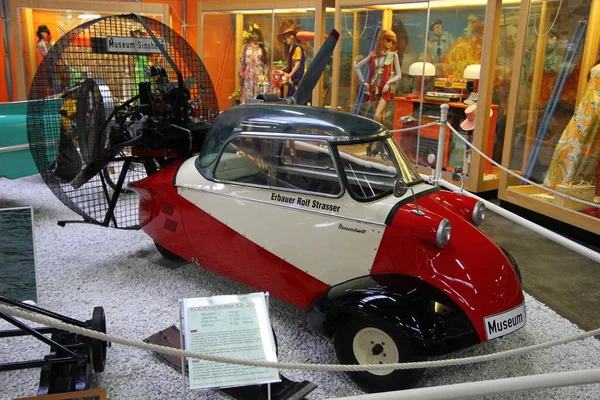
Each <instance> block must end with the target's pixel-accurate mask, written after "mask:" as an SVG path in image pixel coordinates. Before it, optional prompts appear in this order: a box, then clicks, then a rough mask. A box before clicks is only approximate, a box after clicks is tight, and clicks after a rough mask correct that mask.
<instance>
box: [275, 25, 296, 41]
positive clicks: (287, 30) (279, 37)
mask: <svg viewBox="0 0 600 400" xmlns="http://www.w3.org/2000/svg"><path fill="white" fill-rule="evenodd" d="M288 33H291V34H293V35H294V36H296V33H298V31H297V30H296V29H295V28H287V29H286V30H284V31H283V32H281V33H280V34H279V35H277V40H279V41H280V42H283V41H284V40H285V35H287V34H288Z"/></svg>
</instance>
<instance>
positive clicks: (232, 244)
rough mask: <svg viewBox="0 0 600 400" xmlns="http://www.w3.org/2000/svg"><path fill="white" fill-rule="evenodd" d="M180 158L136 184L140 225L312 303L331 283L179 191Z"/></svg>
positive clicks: (302, 304) (259, 284) (188, 253)
mask: <svg viewBox="0 0 600 400" xmlns="http://www.w3.org/2000/svg"><path fill="white" fill-rule="evenodd" d="M180 164H181V163H178V164H177V165H169V166H167V167H165V168H163V169H162V170H161V171H160V172H158V173H156V174H153V175H151V176H150V177H148V178H146V179H143V180H141V181H138V182H136V183H135V184H133V185H132V187H133V188H134V189H135V190H136V192H138V193H139V194H140V225H141V226H142V229H143V230H144V231H145V232H146V233H147V234H148V235H149V236H150V237H151V238H152V239H153V240H154V241H155V242H157V243H159V244H160V245H161V246H163V247H165V248H166V249H167V250H169V251H171V252H173V253H175V254H177V255H178V256H180V257H182V258H184V259H186V260H188V261H193V262H195V263H197V264H201V265H202V267H203V268H206V269H208V270H211V271H213V272H216V273H218V274H220V275H224V276H226V277H228V278H231V279H233V280H235V281H238V282H241V283H244V284H246V285H248V286H251V287H253V288H255V289H258V290H261V291H265V292H269V293H270V294H271V295H273V296H275V297H277V298H279V299H281V300H283V301H285V302H287V303H290V304H292V305H294V306H296V307H298V308H300V309H307V308H309V307H310V306H311V304H312V301H313V300H314V298H315V297H316V296H317V295H318V294H319V293H321V292H323V291H324V290H326V289H327V288H329V285H327V284H325V283H323V282H321V281H320V280H318V279H315V278H314V277H312V276H311V275H309V274H307V273H305V272H303V271H301V270H299V269H298V268H296V267H294V266H293V265H291V264H290V263H288V262H286V261H284V260H282V259H281V258H279V257H277V256H275V255H273V254H272V253H270V252H269V251H267V250H265V249H263V248H262V247H260V246H258V245H257V244H256V243H254V242H252V241H250V240H248V239H246V238H245V237H243V236H242V235H240V234H238V233H237V232H236V231H234V230H233V229H231V228H229V227H228V226H226V225H225V224H223V223H222V222H220V221H218V220H217V219H216V218H214V217H212V216H210V215H209V214H207V213H206V212H204V211H202V210H201V209H199V208H198V207H196V206H195V205H194V204H192V203H190V202H189V201H187V200H186V199H184V198H183V197H181V196H179V195H178V193H177V188H176V187H175V186H173V178H174V175H175V174H176V172H177V169H178V168H179V165H180ZM232 249H234V250H233V251H232Z"/></svg>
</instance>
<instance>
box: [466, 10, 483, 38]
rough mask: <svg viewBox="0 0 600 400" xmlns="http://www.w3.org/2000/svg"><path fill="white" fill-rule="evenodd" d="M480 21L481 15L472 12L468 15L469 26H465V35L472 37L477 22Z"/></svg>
mask: <svg viewBox="0 0 600 400" xmlns="http://www.w3.org/2000/svg"><path fill="white" fill-rule="evenodd" d="M478 22H479V17H478V16H477V15H474V14H471V15H469V16H468V17H467V27H466V28H465V31H464V32H465V36H466V37H471V36H473V34H474V33H475V32H474V30H475V24H477V23H478Z"/></svg>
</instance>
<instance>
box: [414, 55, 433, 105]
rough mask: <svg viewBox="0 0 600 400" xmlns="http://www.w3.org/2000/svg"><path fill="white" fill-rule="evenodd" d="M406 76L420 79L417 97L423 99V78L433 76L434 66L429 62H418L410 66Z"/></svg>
mask: <svg viewBox="0 0 600 400" xmlns="http://www.w3.org/2000/svg"><path fill="white" fill-rule="evenodd" d="M408 74H409V75H411V76H419V77H421V79H420V80H419V97H423V93H422V88H423V77H426V76H435V65H433V64H432V63H429V62H422V61H418V62H416V63H412V64H411V65H410V67H409V68H408Z"/></svg>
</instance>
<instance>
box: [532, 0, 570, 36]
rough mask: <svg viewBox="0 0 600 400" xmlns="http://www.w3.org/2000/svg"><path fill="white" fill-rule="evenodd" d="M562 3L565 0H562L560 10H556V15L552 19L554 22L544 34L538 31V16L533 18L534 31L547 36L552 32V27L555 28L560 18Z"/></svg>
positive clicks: (538, 34)
mask: <svg viewBox="0 0 600 400" xmlns="http://www.w3.org/2000/svg"><path fill="white" fill-rule="evenodd" d="M562 3H563V0H560V3H559V5H558V10H556V15H555V16H554V21H552V23H551V24H550V28H548V30H547V31H546V32H544V33H543V34H541V35H540V33H539V32H538V28H537V26H536V24H537V22H536V21H537V18H535V17H534V18H533V31H534V32H535V34H536V35H537V36H546V35H547V34H549V33H550V31H551V30H552V28H554V24H556V20H557V19H558V15H559V14H560V8H561V7H562ZM540 25H541V21H540Z"/></svg>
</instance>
